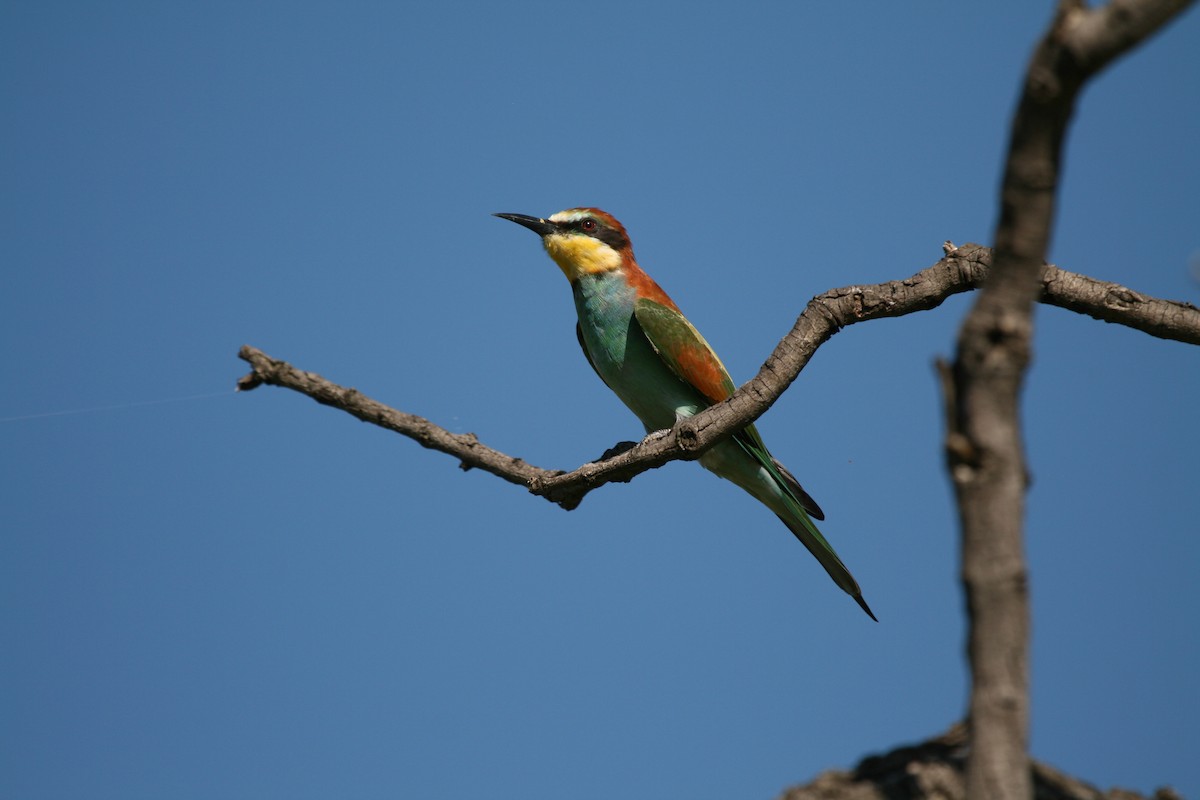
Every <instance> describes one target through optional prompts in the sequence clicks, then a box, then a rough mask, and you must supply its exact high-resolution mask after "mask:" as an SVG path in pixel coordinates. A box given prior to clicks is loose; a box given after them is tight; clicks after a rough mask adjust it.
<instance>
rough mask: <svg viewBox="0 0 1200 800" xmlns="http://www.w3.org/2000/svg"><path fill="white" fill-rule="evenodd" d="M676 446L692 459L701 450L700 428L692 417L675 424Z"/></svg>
mask: <svg viewBox="0 0 1200 800" xmlns="http://www.w3.org/2000/svg"><path fill="white" fill-rule="evenodd" d="M675 444H676V445H678V446H679V449H680V450H682V451H683V452H684V453H686V454H689V455H690V456H691V457H692V458H694V457H695V455H694V454H695V453H696V452H697V451H698V450H699V449H700V428H699V427H697V425H696V422H695V420H693V419H692V418H691V417H684V418H682V419H680V420H679V421H678V422H676V423H675Z"/></svg>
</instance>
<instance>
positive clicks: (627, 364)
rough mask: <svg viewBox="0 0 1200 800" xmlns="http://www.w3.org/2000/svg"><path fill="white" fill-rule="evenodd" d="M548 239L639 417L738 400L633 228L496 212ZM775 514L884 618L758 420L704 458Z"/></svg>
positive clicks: (593, 217)
mask: <svg viewBox="0 0 1200 800" xmlns="http://www.w3.org/2000/svg"><path fill="white" fill-rule="evenodd" d="M496 216H497V217H501V218H503V219H507V220H511V221H512V222H515V223H517V224H518V225H523V226H525V227H526V228H529V229H530V230H531V231H533V232H534V233H536V234H537V235H538V236H541V237H542V244H543V245H544V246H545V248H546V252H547V253H549V254H550V258H552V259H554V263H556V264H558V267H559V269H561V270H562V271H563V274H565V275H566V276H567V280H569V281H570V282H571V291H572V293H573V294H574V296H575V310H576V311H577V312H578V314H579V323H578V324H577V325H576V326H575V335H576V336H577V338H578V339H579V344H580V346H581V347H582V348H583V354H584V355H585V356H586V357H587V360H588V363H590V364H591V365H592V369H594V370H595V371H596V374H597V375H599V376H600V380H602V381H604V383H605V384H607V385H608V388H610V389H612V390H613V392H614V393H616V395H617V397H619V398H621V401H622V402H623V403H625V405H627V406H629V410H630V411H632V412H633V413H634V414H635V415H637V417H638V419H640V420H641V421H642V424H643V425H645V427H646V431H647V432H648V433H649V432H651V431H657V430H662V429H664V428H670V427H671V426H672V425H674V424H675V420H676V418H677V417H679V416H690V415H693V414H696V413H697V412H699V411H700V410H702V409H704V408H707V407H708V406H710V405H713V404H714V403H719V402H721V401H722V400H725V399H726V398H728V397H729V396H730V395H731V394H733V391H734V385H733V381H732V380H731V379H730V378H729V373H728V372H727V371H726V370H725V366H724V365H723V364H722V363H721V360H720V359H719V358H717V355H716V353H714V352H713V350H712V348H711V347H709V345H708V342H706V341H704V337H703V336H701V335H700V332H699V331H697V330H696V328H695V327H693V326H692V323H690V322H688V320H687V318H686V317H684V316H683V314H682V313H681V312H680V311H679V307H678V306H676V305H675V303H674V302H672V300H671V298H670V297H668V296H667V293H666V292H664V291H663V290H662V289H661V288H659V286H658V284H657V283H655V282H654V281H653V280H652V279H651V278H650V276H649V275H647V274H646V273H645V272H643V271H642V269H641V267H639V266H638V264H637V261H636V260H635V259H634V257H633V247H632V246H631V245H630V243H629V235H628V234H627V233H626V232H625V228H624V226H622V225H621V223H620V222H617V220H616V219H614V218H613V217H612V216H611V215H610V214H607V213H605V212H603V211H601V210H599V209H597V208H571V209H567V210H566V211H560V212H558V213H557V214H555V215H553V216H551V217H549V218H547V219H542V218H540V217H530V216H527V215H525V214H496ZM700 464H701V465H702V466H703V467H704V468H705V469H708V470H709V471H711V472H713V473H715V474H717V475H719V476H720V477H722V478H725V479H726V480H730V481H733V482H734V483H736V484H737V485H738V486H740V487H742V488H743V489H745V490H746V491H747V492H749V493H750V494H751V495H753V496H754V497H755V498H757V499H758V500H759V502H761V503H763V504H764V505H765V506H767V508H769V509H771V510H772V511H774V512H775V513H776V514H777V515H778V516H779V518H780V519H781V520H783V524H784V525H787V526H788V529H789V530H790V531H791V532H792V533H794V534H795V535H796V538H797V539H799V540H800V541H801V542H802V543H803V544H804V546H805V547H807V548H808V550H809V552H810V553H812V554H813V555H814V556H815V557H816V559H817V561H819V562H821V566H823V567H824V568H825V571H826V572H828V573H829V577H831V578H833V582H834V583H836V584H837V585H838V586H840V587H841V588H842V589H843V590H844V591H845V592H846V593H847V594H849V595H850V596H851V597H853V598H854V599H855V601H856V602H857V603H858V604H859V605H860V606H862V609H863V611H866V612H867V614H868V615H870V617H871V619H875V615H874V614H872V613H871V609H870V607H868V606H867V603H866V601H865V600H863V598H862V591H861V590H859V588H858V583H857V582H856V581H855V580H854V576H853V575H851V574H850V570H848V569H846V567H845V565H844V564H842V561H841V559H840V558H838V556H837V553H836V552H834V550H833V548H832V547H830V545H829V542H827V541H826V540H825V537H824V536H822V535H821V532H820V531H819V530H817V526H816V525H814V524H813V521H812V519H811V517H816V518H817V519H825V515H824V513H822V511H821V508H820V506H818V505H817V504H816V502H814V501H813V499H812V498H811V497H809V496H808V493H807V492H805V491H804V489H803V488H801V486H800V484H799V482H797V481H796V479H795V478H794V477H792V474H791V473H790V472H788V471H787V469H785V468H784V466H783V465H782V464H780V463H779V462H778V461H776V460H775V458H774V457H773V456H772V455H771V453H770V452H769V451H768V450H767V446H766V445H765V444H763V440H762V437H761V436H759V435H758V431H757V430H756V429H755V427H754V426H753V425H747V426H746V427H745V428H743V429H742V430H741V431H739V432H738V433H737V434H736V435H734V436H733V437H731V438H730V439H727V440H726V441H724V442H722V443H721V444H719V445H717V446H716V447H714V448H712V449H711V450H709V451H708V452H707V453H705V454H704V455H703V456H701V457H700Z"/></svg>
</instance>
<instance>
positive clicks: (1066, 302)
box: [238, 243, 1200, 509]
mask: <svg viewBox="0 0 1200 800" xmlns="http://www.w3.org/2000/svg"><path fill="white" fill-rule="evenodd" d="M945 250H946V257H945V258H943V259H942V260H941V261H938V262H937V263H936V264H934V265H932V266H930V267H928V268H926V269H924V270H922V271H920V272H918V273H917V274H915V275H913V276H912V277H910V278H907V279H905V280H900V281H889V282H887V283H880V284H875V285H870V286H847V287H844V288H841V289H833V290H831V291H828V292H826V293H824V294H822V295H819V296H817V297H814V298H813V299H812V300H811V301H810V302H809V304H808V307H807V308H806V309H805V311H804V313H803V314H801V315H800V317H799V319H797V320H796V323H795V325H794V326H793V328H792V330H791V332H790V333H788V335H787V336H785V337H784V338H783V340H782V341H781V342H780V343H779V345H778V346H777V347H776V348H775V351H774V352H773V353H772V354H771V357H770V358H768V359H767V362H766V363H765V364H764V365H763V367H762V369H760V371H759V373H758V375H757V376H755V378H754V379H753V380H752V381H750V382H749V383H747V384H746V385H745V386H744V387H742V389H739V390H738V392H737V393H736V394H735V395H734V396H733V397H731V398H730V399H729V400H728V401H726V402H725V403H722V404H721V405H719V406H715V407H714V408H711V409H708V410H706V411H704V412H703V413H701V414H697V415H696V416H695V417H692V418H690V419H686V420H681V421H680V422H679V423H678V424H677V425H676V427H675V428H673V429H672V430H670V431H658V432H656V433H653V434H651V435H650V436H648V437H646V439H645V440H643V441H642V442H641V443H639V444H638V445H636V446H635V447H633V448H631V449H629V450H627V451H624V452H621V453H620V454H618V455H615V456H613V457H611V458H606V459H604V460H602V461H599V462H593V463H588V464H584V465H582V466H581V467H579V468H578V469H576V470H574V471H572V472H569V473H567V472H562V471H561V470H548V469H542V468H540V467H536V466H533V465H531V464H528V463H526V462H525V461H523V460H521V459H519V458H514V457H513V456H509V455H506V454H505V453H502V452H500V451H498V450H494V449H492V448H490V447H487V446H486V445H483V444H481V443H480V442H479V440H478V439H477V438H476V437H475V436H474V435H473V434H453V433H450V432H449V431H447V430H445V429H444V428H441V427H438V426H437V425H435V424H434V423H432V422H430V421H429V420H427V419H424V418H422V417H418V416H416V415H413V414H407V413H404V412H402V411H397V410H395V409H393V408H389V407H388V406H385V405H383V404H382V403H379V402H377V401H375V400H372V399H370V398H368V397H366V396H365V395H363V394H362V393H360V392H358V391H357V390H355V389H348V388H345V387H342V386H338V385H337V384H335V383H331V382H330V381H328V380H326V379H324V378H322V377H321V376H320V375H317V374H315V373H312V372H305V371H303V370H299V369H296V368H295V367H293V366H292V365H290V364H288V363H287V362H284V361H279V360H277V359H274V358H271V357H270V356H268V355H267V354H266V353H263V352H262V351H261V350H257V349H255V348H253V347H250V346H245V347H243V348H242V350H241V352H240V353H239V356H240V358H242V360H244V361H246V362H248V363H249V364H250V366H251V368H252V370H253V371H252V372H251V373H250V374H248V375H246V376H245V377H244V378H242V379H241V380H240V381H239V382H238V388H239V389H241V390H243V391H248V390H250V389H253V388H255V387H256V386H259V385H260V384H264V383H266V384H270V385H272V386H282V387H284V388H288V389H292V390H294V391H297V392H300V393H302V394H306V395H308V396H309V397H312V398H313V399H314V400H316V401H317V402H319V403H322V404H324V405H328V406H333V407H334V408H340V409H342V410H343V411H346V412H347V413H349V414H352V415H354V416H355V417H358V418H359V419H361V420H363V421H364V422H370V423H372V424H374V425H379V426H380V427H383V428H387V429H388V430H391V431H395V432H396V433H399V434H402V435H404V436H407V437H409V438H411V439H413V440H415V441H416V442H418V443H419V444H421V445H422V446H423V447H428V448H430V449H433V450H438V451H440V452H443V453H446V454H448V455H451V456H453V457H455V458H457V459H459V461H460V462H461V466H462V468H463V469H472V468H477V469H481V470H483V471H485V472H488V473H491V474H492V475H496V476H498V477H500V478H503V479H504V480H506V481H509V482H511V483H515V484H519V485H522V486H527V487H529V489H530V490H531V491H532V492H533V493H534V494H537V495H539V496H541V497H545V498H546V499H547V500H550V501H551V502H554V503H557V504H558V505H560V506H562V507H563V508H566V509H572V508H575V507H576V506H578V505H579V503H580V502H581V501H582V500H583V498H584V496H585V495H586V494H587V493H588V492H589V491H591V490H592V489H595V488H597V487H598V486H602V485H604V484H605V483H611V482H625V481H629V480H631V479H632V478H633V477H634V476H636V475H638V474H639V473H641V472H644V471H646V470H648V469H653V468H655V467H660V466H662V465H663V464H666V463H667V462H668V461H672V460H676V459H680V458H698V457H699V456H700V455H701V454H702V453H703V452H704V451H705V450H706V449H707V448H709V447H711V446H712V445H714V444H716V443H717V442H718V441H720V439H721V438H722V437H724V436H727V435H729V434H730V433H732V432H733V431H737V430H740V429H741V428H742V427H744V426H745V425H746V424H747V423H748V422H752V421H753V420H754V419H757V418H758V416H759V415H761V414H762V413H763V412H764V411H766V409H767V408H768V407H769V406H770V405H771V404H772V403H774V402H775V400H776V399H777V398H778V397H779V396H780V395H781V394H782V393H783V392H784V390H786V389H787V387H788V386H789V385H790V384H791V383H792V381H793V380H795V378H796V376H797V375H798V374H799V373H800V370H801V369H803V368H804V366H805V365H806V364H807V363H808V361H809V359H810V358H812V356H813V354H814V353H815V352H816V350H817V348H818V347H820V345H821V344H823V343H824V342H826V341H828V340H829V338H830V337H832V336H833V335H834V334H835V333H837V331H839V330H841V329H842V328H844V327H846V326H848V325H853V324H855V323H856V322H864V321H867V320H871V319H881V318H883V317H899V316H903V315H905V314H911V313H913V312H916V311H925V310H928V309H932V308H936V307H937V306H939V305H941V303H942V302H944V301H945V300H946V298H948V297H950V296H952V295H955V294H959V293H961V292H967V291H971V290H973V289H976V288H978V287H979V286H981V285H982V284H983V281H984V280H985V279H986V277H987V275H988V272H989V267H990V264H991V258H992V256H991V251H989V250H988V249H987V248H984V247H980V246H979V245H975V244H967V245H963V246H962V247H957V248H956V247H954V246H953V245H950V244H949V243H947V244H946V246H945ZM1044 285H1045V290H1044V293H1043V298H1042V299H1043V300H1044V301H1045V302H1047V303H1053V304H1054V305H1060V306H1063V307H1064V308H1069V309H1071V310H1073V311H1078V312H1080V313H1084V314H1089V315H1091V316H1094V317H1096V318H1098V319H1105V320H1107V321H1110V322H1116V323H1120V324H1124V325H1128V326H1130V327H1133V328H1137V329H1139V330H1143V331H1146V332H1147V333H1151V334H1153V335H1156V336H1161V337H1163V338H1169V339H1176V340H1178V341H1183V342H1190V343H1192V344H1200V309H1197V308H1195V307H1194V306H1191V305H1188V304H1186V303H1176V302H1174V301H1170V300H1159V299H1156V298H1152V297H1147V296H1146V295H1142V294H1138V293H1136V292H1133V291H1131V290H1129V289H1125V288H1124V287H1121V286H1117V285H1116V284H1111V283H1104V282H1102V281H1097V280H1094V279H1092V278H1088V277H1086V276H1083V275H1076V274H1074V273H1071V272H1067V271H1066V270H1060V269H1058V268H1056V267H1046V270H1045V273H1044ZM1114 298H1119V300H1115V299H1114ZM1168 323H1169V324H1168Z"/></svg>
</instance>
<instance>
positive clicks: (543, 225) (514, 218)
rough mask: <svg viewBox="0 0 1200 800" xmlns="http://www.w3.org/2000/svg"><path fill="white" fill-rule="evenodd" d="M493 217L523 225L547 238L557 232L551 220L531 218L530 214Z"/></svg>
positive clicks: (494, 215) (497, 215)
mask: <svg viewBox="0 0 1200 800" xmlns="http://www.w3.org/2000/svg"><path fill="white" fill-rule="evenodd" d="M492 216H493V217H499V218H500V219H506V220H508V221H509V222H515V223H517V224H518V225H523V226H525V227H526V228H529V230H531V231H533V232H534V233H536V234H537V235H538V236H545V235H546V234H548V233H553V232H554V231H555V230H556V228H555V225H554V223H553V222H551V221H550V220H547V219H542V218H541V217H531V216H529V215H528V214H493V215H492Z"/></svg>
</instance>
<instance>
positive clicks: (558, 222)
mask: <svg viewBox="0 0 1200 800" xmlns="http://www.w3.org/2000/svg"><path fill="white" fill-rule="evenodd" d="M495 216H497V217H500V218H501V219H507V220H509V221H511V222H515V223H517V224H518V225H523V226H525V227H526V228H529V230H531V231H533V232H534V233H536V234H537V235H538V236H541V237H542V245H543V246H545V248H546V252H547V253H549V254H550V257H551V258H552V259H554V263H555V264H558V268H559V269H561V270H562V271H563V274H564V275H566V276H567V280H569V281H571V282H572V283H574V282H575V281H576V280H578V279H579V278H580V277H581V276H583V275H591V274H593V273H597V272H608V271H610V270H614V269H618V268H620V267H621V266H622V265H623V264H624V263H625V261H626V260H627V259H628V260H630V261H632V260H633V248H632V246H631V245H630V244H629V234H627V233H625V228H624V226H622V225H621V223H619V222H617V220H616V219H615V218H614V217H613V216H612V215H611V214H608V213H606V212H604V211H601V210H600V209H598V208H568V209H567V210H566V211H560V212H558V213H557V214H554V215H553V216H551V217H549V218H548V219H542V218H541V217H530V216H527V215H525V214H496V215H495Z"/></svg>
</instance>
